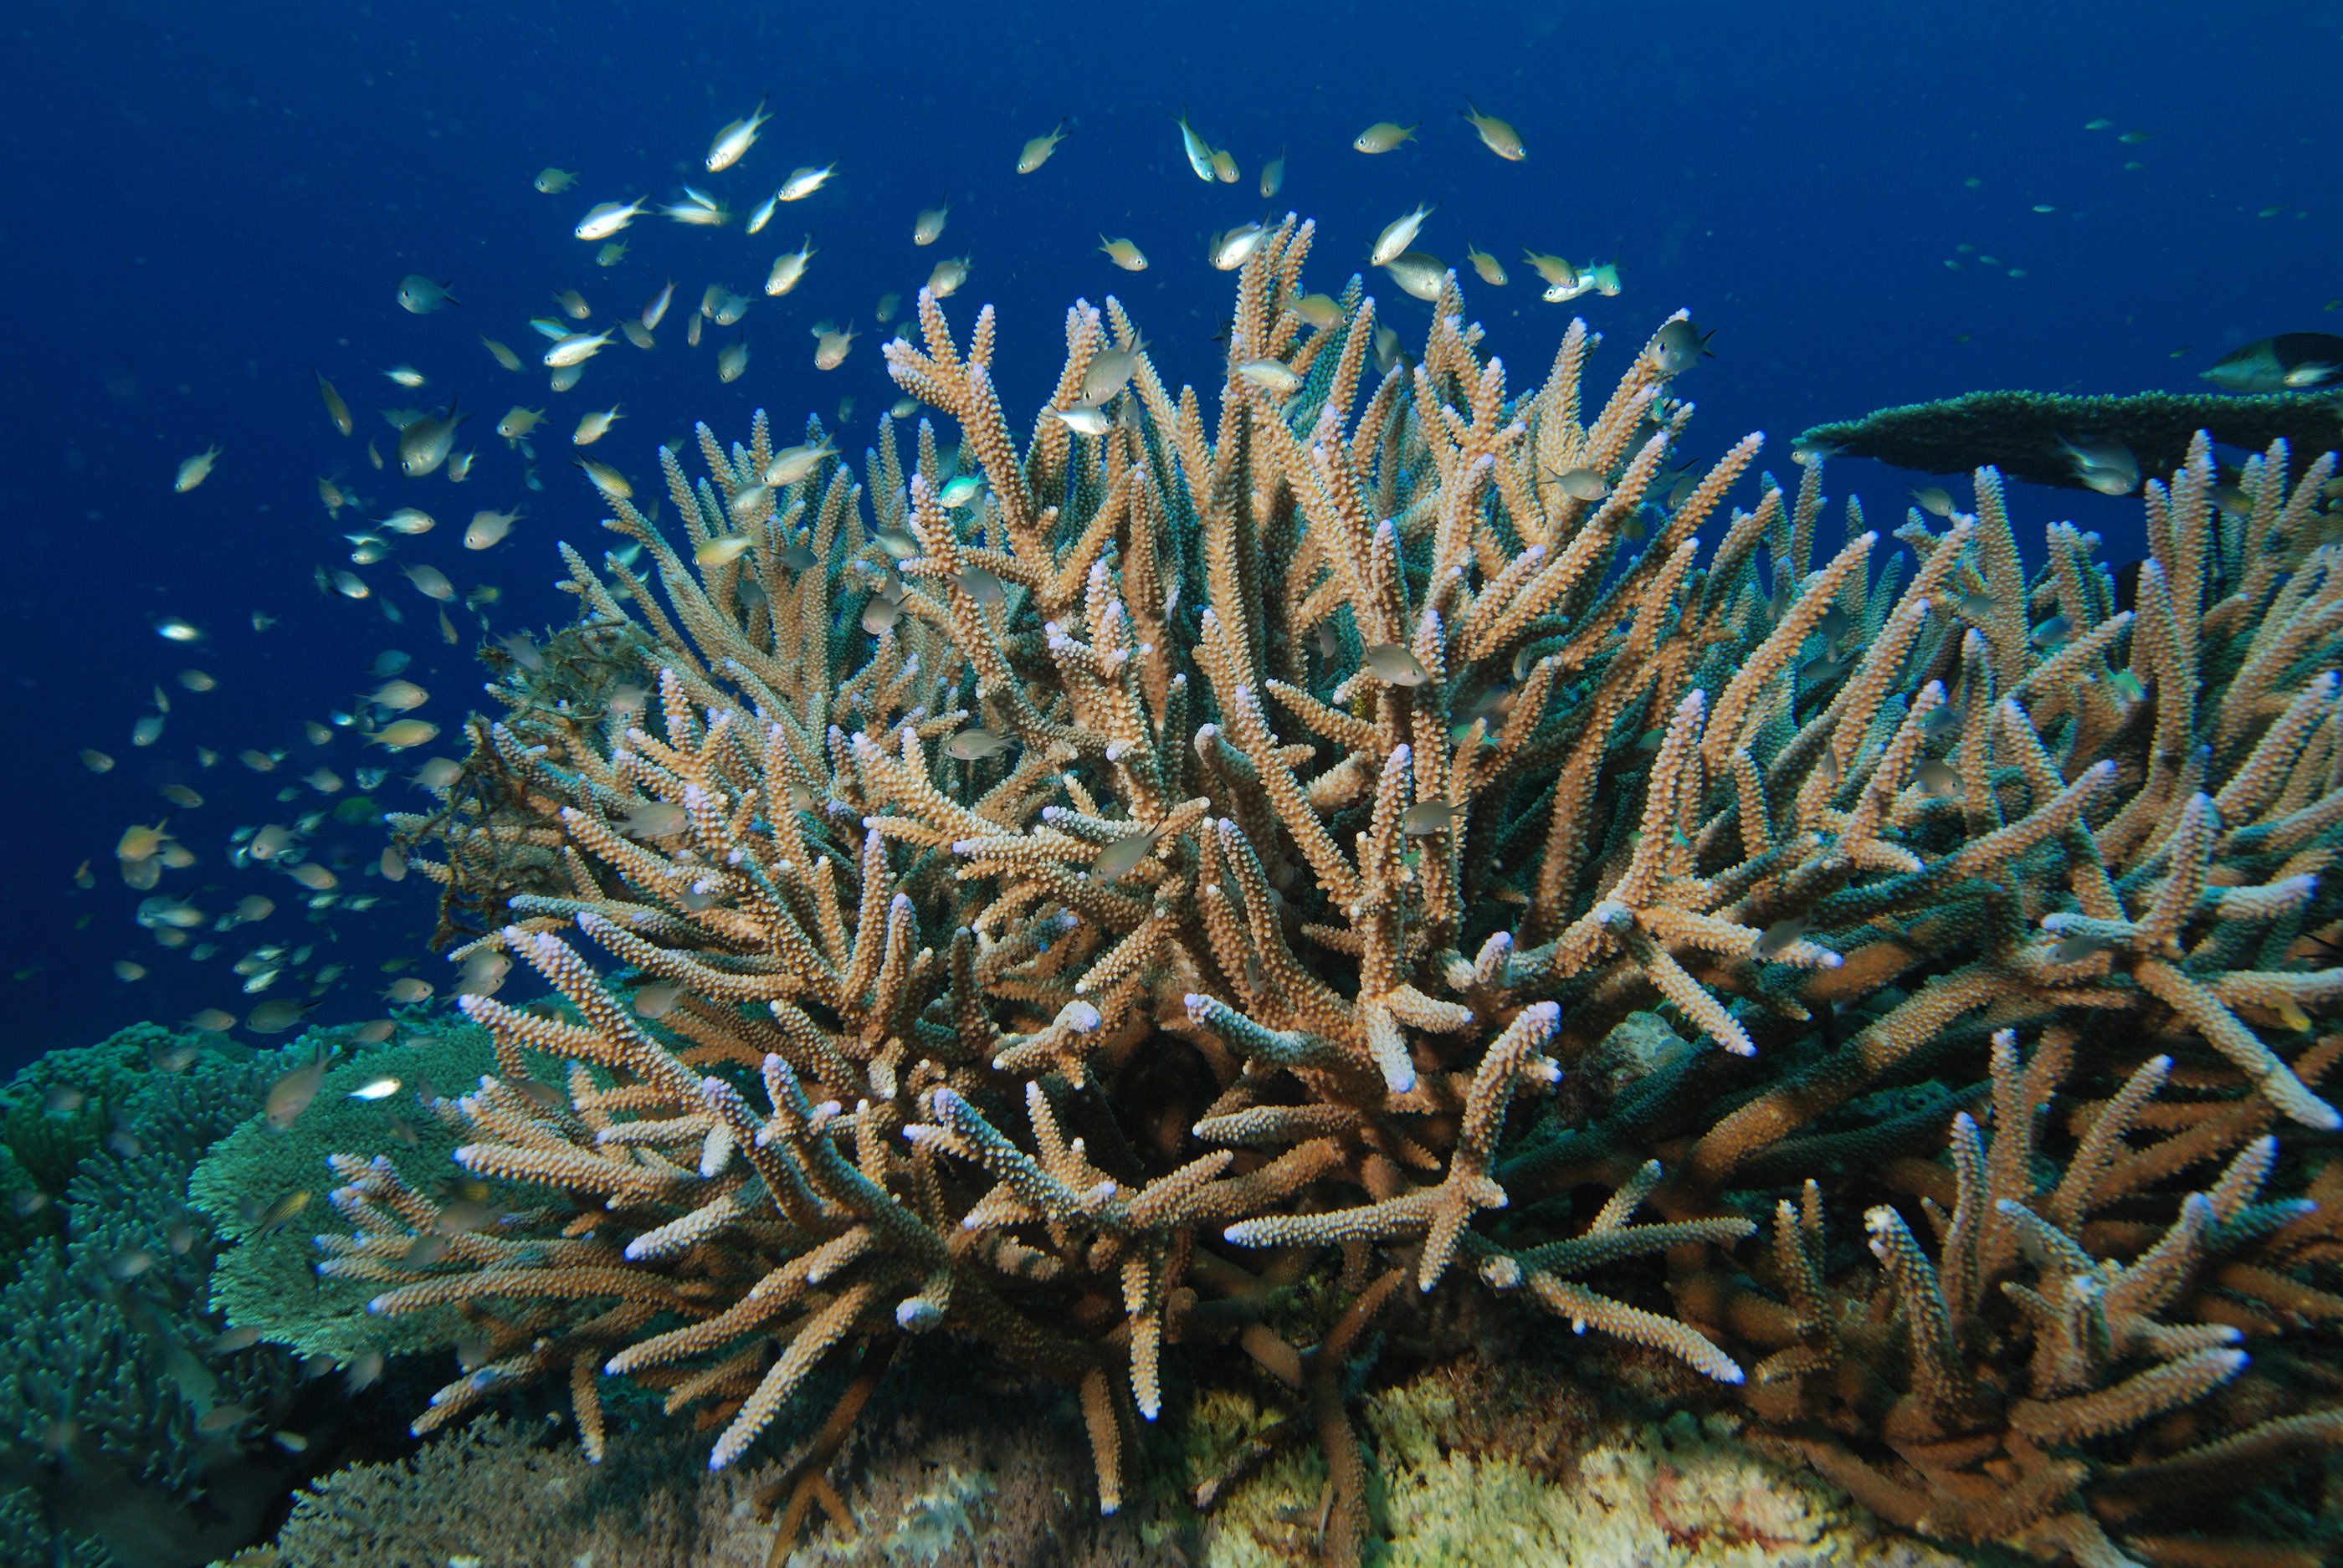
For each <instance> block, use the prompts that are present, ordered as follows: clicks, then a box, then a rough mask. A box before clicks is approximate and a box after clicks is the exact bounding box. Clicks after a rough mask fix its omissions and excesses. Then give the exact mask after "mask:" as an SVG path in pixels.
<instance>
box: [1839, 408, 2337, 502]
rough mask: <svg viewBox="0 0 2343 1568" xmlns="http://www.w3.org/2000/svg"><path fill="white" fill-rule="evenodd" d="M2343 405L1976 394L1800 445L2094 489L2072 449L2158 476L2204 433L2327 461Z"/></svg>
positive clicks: (1931, 469) (1880, 414)
mask: <svg viewBox="0 0 2343 1568" xmlns="http://www.w3.org/2000/svg"><path fill="white" fill-rule="evenodd" d="M2338 414H2343V402H2338V399H2337V397H2336V396H2335V395H2334V394H2333V393H2331V392H2268V393H2262V394H2259V395H2257V396H2254V397H2224V396H2220V395H2217V394H2215V393H2210V392H2135V393H2132V394H2130V395H2128V396H2124V397H2077V396H2075V395H2073V394H2070V393H2064V392H1967V393H1964V394H1962V395H1961V396H1960V397H1946V398H1942V399H1939V400H1938V401H1936V402H1934V403H1906V404H1903V405H1900V406H1898V407H1894V408H1881V409H1877V410H1875V411H1874V412H1872V413H1869V414H1865V416H1864V417H1862V418H1860V419H1840V420H1834V421H1832V422H1831V423H1829V424H1826V425H1816V426H1815V427H1814V428H1812V429H1810V430H1808V431H1806V432H1805V434H1804V435H1802V436H1800V437H1798V442H1799V445H1800V447H1801V448H1802V449H1805V448H1808V447H1812V448H1818V449H1821V450H1825V451H1829V452H1836V453H1844V454H1845V456H1847V457H1875V458H1877V459H1878V460H1879V461H1880V462H1883V463H1887V464H1890V465H1893V466H1894V467H1898V468H1916V469H1918V470H1920V471H1921V472H1922V473H1927V474H1966V473H1969V472H1971V471H1972V470H1974V469H1977V468H1982V467H1988V466H1990V467H1995V468H1997V469H1999V470H2000V471H2001V472H2002V473H2004V474H2005V475H2007V476H2008V477H2011V478H2013V479H2025V480H2027V481H2028V482H2030V483H2033V484H2036V485H2063V486H2066V487H2070V488H2074V489H2089V488H2091V487H2090V486H2089V485H2087V484H2086V483H2085V482H2084V481H2083V479H2082V478H2081V477H2079V476H2078V475H2077V472H2076V464H2075V459H2074V456H2073V453H2072V452H2071V451H2069V449H2068V446H2067V444H2068V443H2070V442H2072V443H2091V442H2099V443H2105V442H2113V443H2115V444H2116V445H2117V446H2120V447H2124V448H2125V449H2126V450H2127V451H2129V452H2130V454H2131V455H2132V457H2133V458H2134V459H2135V460H2136V461H2137V463H2138V465H2139V467H2141V468H2142V469H2143V470H2145V471H2147V472H2149V473H2157V472H2169V471H2171V470H2172V469H2174V468H2177V467H2180V466H2181V465H2182V464H2183V463H2185V462H2187V460H2188V446H2189V443H2190V442H2191V441H2193V440H2195V439H2196V438H2197V432H2198V431H2200V430H2201V431H2203V432H2205V433H2206V434H2207V435H2209V436H2211V437H2212V438H2213V439H2214V440H2216V441H2218V442H2220V443H2221V444H2222V445H2223V446H2227V447H2246V448H2247V449H2248V450H2250V451H2256V452H2259V451H2266V450H2268V447H2269V445H2270V443H2271V442H2273V441H2285V442H2288V443H2291V444H2293V445H2296V446H2298V447H2303V448H2305V449H2307V450H2309V451H2313V452H2316V451H2318V450H2320V449H2322V448H2323V447H2327V446H2328V445H2329V444H2331V443H2332V442H2333V441H2334V440H2335V437H2336V418H2337V416H2338Z"/></svg>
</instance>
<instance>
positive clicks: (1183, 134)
mask: <svg viewBox="0 0 2343 1568" xmlns="http://www.w3.org/2000/svg"><path fill="white" fill-rule="evenodd" d="M1172 118H1173V119H1174V120H1176V121H1178V122H1179V126H1180V150H1181V151H1182V153H1185V154H1186V155H1187V157H1188V167H1189V169H1190V170H1191V171H1192V172H1193V173H1194V175H1195V176H1196V177H1197V178H1198V179H1200V180H1202V181H1203V182H1204V183H1205V184H1206V185H1211V184H1212V181H1213V178H1214V176H1213V174H1212V144H1211V143H1209V142H1207V141H1205V140H1204V138H1203V137H1202V136H1198V135H1197V134H1196V127H1195V126H1192V125H1190V124H1189V123H1188V111H1187V110H1185V109H1182V110H1181V111H1180V112H1179V113H1178V114H1177V115H1174V116H1172Z"/></svg>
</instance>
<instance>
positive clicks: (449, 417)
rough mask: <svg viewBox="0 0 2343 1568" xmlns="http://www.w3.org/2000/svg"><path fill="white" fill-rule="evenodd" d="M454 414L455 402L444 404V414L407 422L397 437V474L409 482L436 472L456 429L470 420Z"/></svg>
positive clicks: (444, 457) (450, 401)
mask: <svg viewBox="0 0 2343 1568" xmlns="http://www.w3.org/2000/svg"><path fill="white" fill-rule="evenodd" d="M470 417H471V416H470V415H468V414H459V413H458V412H457V411H456V399H454V398H450V399H448V402H447V412H445V413H443V414H426V415H423V416H421V417H418V418H416V419H414V420H411V421H409V422H408V424H407V428H405V429H404V430H401V431H400V432H399V433H398V471H399V472H400V473H402V474H404V475H406V476H407V477H408V478H410V479H419V478H422V477H424V476H425V475H427V474H430V473H433V472H435V471H437V468H438V467H439V466H440V465H441V464H442V463H445V462H446V461H447V451H448V448H449V447H453V446H454V445H455V444H456V427H457V426H458V425H460V424H462V423H463V422H464V421H465V420H466V419H468V418H470Z"/></svg>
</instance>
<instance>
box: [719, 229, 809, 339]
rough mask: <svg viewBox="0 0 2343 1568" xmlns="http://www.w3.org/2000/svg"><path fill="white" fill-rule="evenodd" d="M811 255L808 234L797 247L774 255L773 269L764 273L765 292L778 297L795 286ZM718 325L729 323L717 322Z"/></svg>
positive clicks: (801, 277) (803, 274)
mask: <svg viewBox="0 0 2343 1568" xmlns="http://www.w3.org/2000/svg"><path fill="white" fill-rule="evenodd" d="M813 256H814V249H813V236H811V235H808V236H805V243H804V244H803V245H801V246H799V247H798V248H797V249H795V250H793V251H789V252H788V253H786V254H785V255H781V256H775V257H774V258H773V270H772V271H771V272H769V273H768V274H766V275H765V292H766V293H767V294H769V295H772V296H775V297H779V296H781V295H784V294H787V293H788V292H789V290H790V289H792V288H795V287H796V286H798V284H799V281H800V280H801V279H803V278H804V276H805V270H806V263H807V262H809V261H811V260H812V259H813ZM719 325H729V323H719Z"/></svg>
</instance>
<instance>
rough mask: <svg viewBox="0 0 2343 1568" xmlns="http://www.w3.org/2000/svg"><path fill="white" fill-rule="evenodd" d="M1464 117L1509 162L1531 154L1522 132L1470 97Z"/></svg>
mask: <svg viewBox="0 0 2343 1568" xmlns="http://www.w3.org/2000/svg"><path fill="white" fill-rule="evenodd" d="M1464 118H1465V119H1466V120H1468V121H1470V122H1471V124H1472V126H1473V130H1475V131H1477V132H1478V133H1480V136H1481V145H1482V146H1484V147H1486V148H1488V149H1489V150H1490V151H1491V152H1493V153H1494V154H1496V155H1497V156H1499V157H1501V158H1503V159H1504V160H1505V161H1506V162H1507V163H1513V164H1517V163H1520V162H1521V161H1522V160H1523V158H1525V157H1527V156H1530V155H1529V152H1528V149H1526V148H1524V147H1523V146H1522V138H1521V133H1520V132H1518V131H1516V130H1514V129H1513V126H1510V125H1508V124H1506V123H1505V122H1504V121H1503V120H1501V119H1499V118H1497V116H1494V115H1484V114H1483V113H1482V112H1481V111H1480V110H1479V109H1477V108H1474V107H1473V104H1472V102H1471V101H1470V100H1469V99H1468V100H1467V101H1466V102H1465V105H1464ZM1360 150H1361V151H1366V150H1367V149H1365V148H1361V149H1360Z"/></svg>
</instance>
